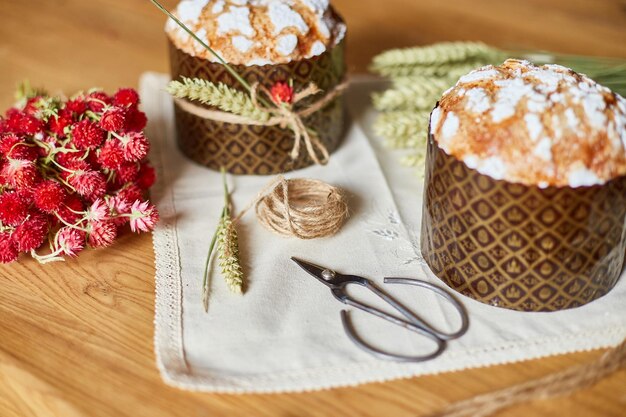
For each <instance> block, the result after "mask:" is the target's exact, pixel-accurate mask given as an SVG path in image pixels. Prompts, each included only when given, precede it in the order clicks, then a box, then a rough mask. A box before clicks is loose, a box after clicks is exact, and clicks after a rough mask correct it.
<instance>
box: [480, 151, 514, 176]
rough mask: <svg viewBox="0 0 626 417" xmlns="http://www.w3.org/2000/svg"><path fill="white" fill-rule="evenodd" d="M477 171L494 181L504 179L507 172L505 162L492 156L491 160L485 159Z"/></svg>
mask: <svg viewBox="0 0 626 417" xmlns="http://www.w3.org/2000/svg"><path fill="white" fill-rule="evenodd" d="M476 169H477V170H478V172H480V173H481V174H484V175H488V176H490V177H491V178H493V179H494V180H501V179H504V176H505V175H506V170H507V169H506V164H505V163H504V161H503V160H502V159H500V158H499V157H497V156H490V157H489V158H486V159H483V160H482V161H480V162H479V163H478V167H477V168H476Z"/></svg>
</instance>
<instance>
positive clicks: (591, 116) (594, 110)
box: [583, 93, 606, 129]
mask: <svg viewBox="0 0 626 417" xmlns="http://www.w3.org/2000/svg"><path fill="white" fill-rule="evenodd" d="M605 108H606V102H605V101H604V96H602V94H599V93H592V94H589V95H587V97H585V99H584V100H583V109H584V110H585V115H586V116H587V120H588V121H589V123H590V124H591V125H592V126H594V127H596V128H598V129H602V128H603V127H604V126H605V124H606V114H604V109H605Z"/></svg>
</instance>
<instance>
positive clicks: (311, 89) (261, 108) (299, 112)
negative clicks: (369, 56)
mask: <svg viewBox="0 0 626 417" xmlns="http://www.w3.org/2000/svg"><path fill="white" fill-rule="evenodd" d="M277 84H278V83H277ZM281 84H284V85H286V83H281ZM275 86H276V85H275ZM347 86H348V82H347V81H343V82H341V83H340V84H338V85H336V86H335V87H334V88H333V89H332V90H330V91H328V92H327V93H326V94H325V95H324V96H323V97H321V98H320V99H319V100H317V101H314V102H312V103H311V104H309V105H306V106H302V108H301V109H296V105H297V104H298V103H301V102H302V101H303V100H305V99H306V98H309V97H312V96H314V95H316V94H319V93H320V92H321V90H320V89H319V88H318V87H317V85H315V84H314V83H310V84H309V85H308V86H306V87H305V88H303V89H302V90H300V91H298V92H296V93H293V91H291V92H290V95H289V100H286V99H285V97H282V98H281V96H280V95H277V94H273V92H272V91H270V90H268V89H267V88H266V87H264V86H262V85H259V84H258V83H255V84H252V85H251V88H250V91H249V95H248V94H245V93H243V92H241V91H238V90H235V89H233V88H231V87H229V86H227V85H225V84H223V83H219V84H213V83H211V82H209V81H206V80H201V79H190V78H185V77H183V78H182V81H172V82H171V83H170V84H169V86H168V92H169V93H170V94H172V95H173V96H174V97H175V98H174V100H175V101H176V104H177V105H178V106H179V107H180V108H181V109H182V110H184V111H186V112H188V113H190V114H193V115H194V116H197V117H201V118H203V119H207V120H213V121H218V122H223V123H233V124H242V125H253V126H279V127H281V128H283V129H284V128H289V129H291V131H292V132H293V134H294V143H293V147H292V149H291V151H290V156H291V158H292V159H294V160H295V159H297V158H298V156H299V155H300V150H301V148H302V146H304V148H305V149H306V151H307V154H308V155H309V157H310V158H311V159H312V160H313V162H315V163H316V164H319V165H325V164H326V163H327V162H328V159H329V153H328V149H326V146H325V145H324V143H323V142H322V141H321V140H320V137H319V135H318V133H317V132H315V131H314V130H313V129H311V128H308V127H307V126H306V124H305V123H304V120H303V119H304V118H307V117H309V116H311V115H313V114H314V113H315V112H317V111H319V110H321V109H323V108H324V107H325V106H326V105H328V104H329V103H330V102H331V101H333V100H334V99H335V98H336V97H337V96H339V95H340V94H341V93H342V92H343V91H344V90H345V89H346V87H347ZM288 88H291V87H288ZM259 93H262V94H263V95H265V96H266V97H268V98H269V99H270V100H271V103H270V102H268V101H267V100H265V99H264V98H262V97H260V94H259ZM189 100H194V101H199V102H201V103H202V104H205V105H209V106H212V107H215V108H217V109H219V110H215V109H208V108H206V107H203V106H199V105H197V104H194V103H192V102H190V101H189Z"/></svg>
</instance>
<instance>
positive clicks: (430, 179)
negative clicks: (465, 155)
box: [421, 135, 626, 311]
mask: <svg viewBox="0 0 626 417" xmlns="http://www.w3.org/2000/svg"><path fill="white" fill-rule="evenodd" d="M421 251H422V255H423V257H424V259H425V261H426V263H427V264H428V266H429V267H430V269H431V270H432V271H433V273H434V274H435V275H436V276H437V277H439V278H440V279H441V280H443V281H444V282H445V283H446V284H447V285H448V286H450V287H451V288H453V289H455V290H456V291H458V292H460V293H462V294H464V295H467V296H469V297H471V298H474V299H476V300H478V301H481V302H483V303H487V304H491V305H494V306H498V307H504V308H509V309H513V310H521V311H557V310H563V309H567V308H573V307H577V306H580V305H583V304H585V303H588V302H590V301H593V300H595V299H597V298H599V297H601V296H602V295H604V294H606V293H607V292H608V291H610V290H611V288H613V286H614V285H615V283H616V282H617V280H618V278H619V276H620V274H621V272H622V267H623V265H624V257H625V253H626V176H622V177H618V178H616V179H613V180H612V181H609V182H607V183H606V184H604V185H597V186H589V187H578V188H571V187H547V188H544V189H542V188H539V187H532V186H525V185H521V184H514V183H509V182H507V181H501V180H494V179H492V178H491V177H489V176H487V175H483V174H480V173H479V172H478V171H476V170H474V169H470V168H468V167H467V166H466V165H465V164H464V163H463V162H461V161H459V160H457V159H456V158H454V157H453V156H450V155H448V154H446V153H445V152H444V151H443V150H441V149H440V148H439V147H438V146H437V144H436V142H435V140H434V138H433V137H432V135H431V136H430V138H429V141H428V151H427V156H426V175H425V188H424V208H423V217H422V232H421Z"/></svg>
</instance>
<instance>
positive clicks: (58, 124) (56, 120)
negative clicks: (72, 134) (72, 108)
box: [48, 109, 73, 138]
mask: <svg viewBox="0 0 626 417" xmlns="http://www.w3.org/2000/svg"><path fill="white" fill-rule="evenodd" d="M72 122H73V120H72V113H71V112H69V111H67V110H66V109H63V110H61V111H60V112H59V115H58V116H52V117H51V118H50V120H48V127H49V129H50V130H51V131H52V133H54V134H55V135H57V136H58V137H60V138H64V137H65V128H66V127H68V126H70V125H71V124H72Z"/></svg>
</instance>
